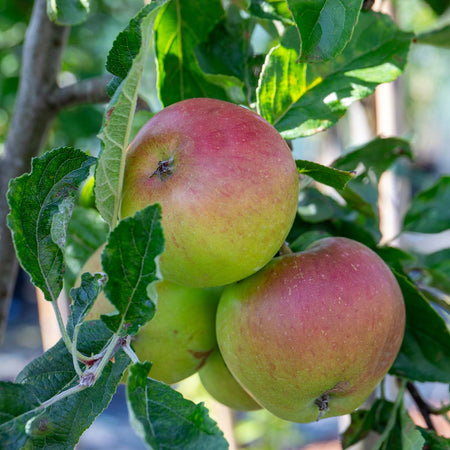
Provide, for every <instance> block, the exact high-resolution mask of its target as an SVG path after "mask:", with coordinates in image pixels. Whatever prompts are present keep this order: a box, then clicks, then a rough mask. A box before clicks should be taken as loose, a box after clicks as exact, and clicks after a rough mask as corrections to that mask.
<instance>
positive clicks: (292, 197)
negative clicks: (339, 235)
mask: <svg viewBox="0 0 450 450" xmlns="http://www.w3.org/2000/svg"><path fill="white" fill-rule="evenodd" d="M298 193H299V183H298V174H297V169H296V165H295V161H294V159H293V157H292V154H291V151H290V149H289V147H288V146H287V144H286V142H285V141H284V139H283V138H282V137H281V136H280V134H279V133H278V132H277V131H276V130H275V128H273V127H272V125H270V124H269V123H268V122H267V121H266V120H264V119H263V118H262V117H260V116H259V115H257V114H256V113H254V112H252V111H250V110H248V109H245V108H243V107H240V106H237V105H234V104H231V103H227V102H224V101H220V100H214V99H209V98H197V99H189V100H184V101H181V102H178V103H176V104H173V105H170V106H169V107H167V108H164V109H163V110H162V111H160V112H159V113H157V114H156V115H155V116H153V117H152V118H151V119H150V120H149V122H147V123H146V124H145V125H144V126H143V127H142V129H141V130H140V131H139V133H138V134H137V135H136V137H135V138H134V139H133V141H132V142H131V144H130V146H129V148H128V150H127V155H126V164H125V174H124V184H123V195H122V204H121V216H122V217H127V216H131V215H133V214H134V213H135V212H136V211H137V210H140V209H142V208H144V207H146V206H147V205H149V204H152V203H160V204H161V207H162V225H163V228H164V235H165V239H166V242H165V251H164V252H163V254H162V255H161V258H160V269H161V272H162V275H163V277H164V278H165V279H167V280H169V281H172V282H175V283H178V284H181V285H185V286H193V287H208V286H220V285H225V284H228V283H231V282H234V281H237V280H240V279H243V278H245V277H247V276H249V275H251V274H253V273H254V272H256V271H257V270H259V269H260V268H261V267H263V266H264V265H265V264H266V263H267V262H269V260H270V259H271V258H272V257H273V256H274V255H275V254H276V252H277V251H278V250H279V248H280V247H281V245H282V244H283V242H284V240H285V238H286V236H287V234H288V232H289V230H290V228H291V226H292V223H293V221H294V217H295V214H296V211H297V202H298Z"/></svg>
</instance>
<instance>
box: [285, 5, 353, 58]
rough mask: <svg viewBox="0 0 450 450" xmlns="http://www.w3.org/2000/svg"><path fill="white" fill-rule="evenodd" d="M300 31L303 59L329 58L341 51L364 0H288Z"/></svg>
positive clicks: (347, 40)
mask: <svg viewBox="0 0 450 450" xmlns="http://www.w3.org/2000/svg"><path fill="white" fill-rule="evenodd" d="M287 3H288V5H289V8H290V10H291V13H292V16H293V18H294V20H295V23H296V25H297V27H298V31H299V34H300V48H299V49H298V50H299V54H300V61H302V62H315V61H321V60H328V59H331V58H333V57H335V56H336V55H337V54H339V53H341V52H342V50H343V49H344V47H345V46H346V45H347V43H348V42H349V40H350V38H351V36H352V33H353V29H354V27H355V25H356V23H357V21H358V17H359V13H360V11H361V5H362V0H350V1H345V2H344V1H342V0H312V1H311V0H288V1H287Z"/></svg>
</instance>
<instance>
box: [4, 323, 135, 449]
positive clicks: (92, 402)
mask: <svg viewBox="0 0 450 450" xmlns="http://www.w3.org/2000/svg"><path fill="white" fill-rule="evenodd" d="M96 322H97V323H98V324H100V325H101V322H100V321H96ZM91 324H92V322H90V323H89V322H88V323H86V324H85V325H84V326H83V327H82V329H81V332H80V343H81V342H82V343H84V344H83V345H82V347H83V350H84V351H85V352H86V353H88V354H90V353H91V352H92V353H96V352H97V351H99V350H100V349H101V348H102V347H103V345H104V344H105V343H106V342H107V339H108V337H109V336H110V335H111V333H110V332H109V330H107V329H106V327H103V328H102V327H101V326H99V325H96V326H91ZM129 361H130V360H129V358H128V357H127V356H126V355H125V354H124V352H122V351H120V352H118V353H117V354H116V356H115V362H114V363H112V362H109V363H108V364H107V366H106V367H105V369H104V371H103V372H102V375H101V377H100V378H99V379H98V380H97V382H96V383H95V384H94V385H93V386H92V387H89V388H86V389H84V390H82V391H79V392H76V393H73V394H71V395H68V396H66V397H64V398H60V399H59V400H56V401H55V402H54V403H52V404H51V405H48V406H46V405H43V402H45V401H47V400H49V399H50V398H52V397H54V396H56V395H58V394H60V393H61V392H63V391H66V390H67V389H69V388H71V387H74V386H76V385H77V384H78V381H79V380H78V376H77V374H76V373H75V370H74V368H73V362H72V356H71V355H70V354H69V352H68V351H67V349H66V347H65V345H64V343H63V342H62V341H59V342H58V343H57V344H56V345H55V346H54V347H52V348H51V349H50V350H48V351H47V352H45V353H44V354H43V355H41V356H40V357H38V358H36V359H35V360H34V361H32V362H31V363H30V364H29V365H28V366H26V367H25V369H24V370H23V371H22V372H21V373H20V374H19V375H18V377H17V379H16V382H15V383H6V382H0V442H1V443H2V448H53V449H60V450H63V449H64V450H65V449H68V448H74V447H75V445H76V443H77V442H78V440H79V438H80V436H81V434H82V433H83V432H84V430H86V428H88V427H89V426H90V425H91V424H92V422H93V421H94V420H95V418H96V417H97V416H98V415H99V414H100V413H101V412H102V411H103V410H104V409H105V408H106V407H107V406H108V404H109V402H110V400H111V398H112V396H113V395H114V393H115V391H116V388H117V385H118V384H119V382H120V379H121V377H122V374H123V372H124V371H125V369H126V367H127V366H128V364H129Z"/></svg>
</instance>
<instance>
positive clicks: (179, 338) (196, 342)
mask: <svg viewBox="0 0 450 450" xmlns="http://www.w3.org/2000/svg"><path fill="white" fill-rule="evenodd" d="M156 291H157V294H158V301H157V305H156V314H155V317H154V318H153V319H152V320H151V321H150V322H148V323H147V324H146V325H144V326H143V327H142V329H141V330H140V331H139V333H138V334H137V335H136V337H135V339H134V341H133V343H132V346H133V349H134V351H135V352H136V354H137V355H138V357H139V359H140V360H141V361H152V363H153V365H152V369H151V371H150V376H151V377H152V378H154V379H156V380H160V381H163V382H164V383H167V384H174V383H178V382H179V381H181V380H183V379H185V378H187V377H189V376H191V375H193V374H194V373H196V372H197V371H198V370H199V369H200V368H201V367H202V366H203V364H205V361H206V360H207V358H208V356H209V355H211V353H212V352H213V351H214V349H215V348H216V347H217V341H216V334H215V315H216V311H217V304H218V301H219V298H220V293H221V288H190V287H185V286H179V285H177V284H175V283H171V282H169V281H161V282H158V283H157V284H156Z"/></svg>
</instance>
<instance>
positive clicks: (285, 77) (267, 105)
mask: <svg viewBox="0 0 450 450" xmlns="http://www.w3.org/2000/svg"><path fill="white" fill-rule="evenodd" d="M297 59H298V53H297V52H296V50H294V49H292V48H286V47H284V46H282V45H277V46H276V47H274V48H272V50H271V51H270V52H269V54H268V55H267V57H266V61H265V63H264V66H263V71H262V73H261V76H260V79H259V84H258V89H257V90H256V98H257V111H258V114H260V115H261V116H263V117H264V118H265V119H266V120H267V121H268V122H270V123H272V124H273V123H276V122H277V120H278V119H279V118H281V117H283V115H284V114H285V113H286V112H287V111H288V110H289V108H290V107H291V106H292V105H294V104H295V102H296V101H297V100H298V99H299V98H300V97H301V96H302V95H303V94H304V93H305V92H306V90H307V85H306V67H307V66H306V64H299V63H298V61H297Z"/></svg>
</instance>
